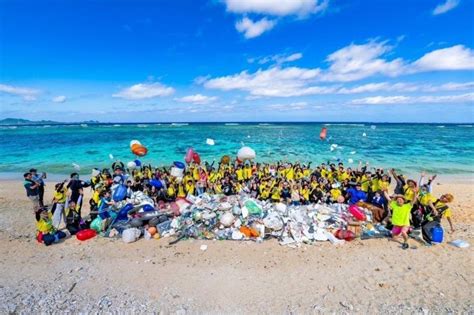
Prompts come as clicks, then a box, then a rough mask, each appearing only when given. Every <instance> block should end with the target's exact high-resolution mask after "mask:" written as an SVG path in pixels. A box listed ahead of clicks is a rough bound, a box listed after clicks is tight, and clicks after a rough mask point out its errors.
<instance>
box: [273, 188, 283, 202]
mask: <svg viewBox="0 0 474 315" xmlns="http://www.w3.org/2000/svg"><path fill="white" fill-rule="evenodd" d="M271 193H272V201H273V202H280V201H281V186H280V185H275V186H274V187H273V188H272V190H271Z"/></svg>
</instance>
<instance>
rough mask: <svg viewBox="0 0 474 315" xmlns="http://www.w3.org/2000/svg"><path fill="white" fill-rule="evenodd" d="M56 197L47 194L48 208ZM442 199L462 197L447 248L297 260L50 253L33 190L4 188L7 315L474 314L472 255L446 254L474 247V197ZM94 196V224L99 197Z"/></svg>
mask: <svg viewBox="0 0 474 315" xmlns="http://www.w3.org/2000/svg"><path fill="white" fill-rule="evenodd" d="M53 187H54V182H47V186H46V195H45V200H46V201H49V200H51V196H52V188H53ZM433 189H434V194H435V195H439V194H441V193H444V192H447V191H449V192H451V193H453V194H454V195H455V201H454V202H453V204H452V208H453V220H454V224H455V227H456V232H455V233H454V234H450V233H448V232H447V231H448V229H447V224H446V222H443V225H444V227H445V231H446V235H445V238H446V242H445V243H443V244H441V245H437V246H432V247H425V246H422V245H420V244H417V243H416V242H414V241H413V240H412V241H411V243H412V245H414V246H416V249H410V250H408V251H403V250H402V249H401V248H400V245H399V244H397V243H394V242H389V241H387V240H386V239H379V240H367V241H361V240H355V241H353V242H350V243H346V244H344V245H343V246H338V247H335V246H333V245H331V244H330V243H329V242H324V243H316V244H315V245H306V244H303V245H302V246H301V247H300V248H297V249H292V248H288V247H284V246H280V245H279V244H278V243H277V242H276V241H273V240H271V241H266V242H263V243H261V244H257V243H254V242H235V241H205V240H183V241H181V242H179V243H178V244H176V245H174V246H169V245H168V243H169V241H170V240H172V239H174V238H163V239H160V240H149V241H146V240H140V241H139V242H136V243H133V244H124V243H123V242H122V241H121V240H120V239H118V240H114V239H107V238H101V237H96V238H94V239H92V240H90V241H86V242H80V241H78V240H76V239H75V238H74V237H73V238H69V239H66V240H65V241H63V242H62V243H60V244H56V245H53V246H49V247H45V246H44V245H42V244H38V243H37V242H36V240H35V239H34V236H35V222H34V218H33V215H32V210H31V203H30V201H29V200H28V199H27V198H26V196H25V192H24V189H23V187H22V182H21V181H20V180H15V181H12V180H0V254H1V258H0V267H1V268H2V270H3V276H2V278H1V281H0V286H1V288H2V290H0V292H1V293H0V305H1V306H0V307H1V309H0V312H11V311H15V312H47V311H52V310H58V311H71V312H79V311H82V312H91V311H107V312H114V311H121V312H123V311H129V312H134V313H135V312H159V311H161V312H163V313H191V314H193V313H211V314H216V313H288V312H297V313H327V312H338V313H340V312H350V313H374V312H377V313H379V312H393V313H406V312H408V313H423V312H426V311H429V312H433V313H447V312H463V313H465V312H472V311H473V310H474V306H473V305H474V301H473V299H472V296H473V294H472V290H473V284H474V276H473V273H472V261H473V259H472V258H473V246H471V247H469V248H467V249H460V248H456V247H454V246H451V245H449V244H447V242H448V241H451V240H454V239H459V238H460V239H464V240H466V241H468V242H469V243H470V244H474V229H473V223H474V214H473V209H474V207H473V204H474V196H473V194H474V185H473V184H472V182H471V181H467V182H466V181H465V180H462V181H451V180H449V181H448V180H447V179H445V178H444V177H443V176H440V180H439V184H438V185H434V187H433ZM85 194H86V197H85V199H86V202H85V206H84V208H85V213H87V209H88V206H87V202H88V200H89V196H90V190H89V189H86V191H85ZM201 245H207V247H208V249H207V250H206V251H202V250H200V246H201ZM440 284H442V285H440ZM269 299H271V300H272V303H269ZM65 301H68V302H65Z"/></svg>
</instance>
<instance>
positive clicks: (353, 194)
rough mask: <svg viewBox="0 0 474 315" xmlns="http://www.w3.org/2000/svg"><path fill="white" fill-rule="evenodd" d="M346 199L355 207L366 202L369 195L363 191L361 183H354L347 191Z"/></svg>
mask: <svg viewBox="0 0 474 315" xmlns="http://www.w3.org/2000/svg"><path fill="white" fill-rule="evenodd" d="M346 199H347V200H349V204H350V205H353V204H356V203H358V202H359V201H366V200H367V194H366V193H365V192H363V191H362V190H361V186H360V183H353V186H352V187H351V188H349V189H348V190H347V195H346Z"/></svg>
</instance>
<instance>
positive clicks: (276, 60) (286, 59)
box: [247, 53, 303, 65]
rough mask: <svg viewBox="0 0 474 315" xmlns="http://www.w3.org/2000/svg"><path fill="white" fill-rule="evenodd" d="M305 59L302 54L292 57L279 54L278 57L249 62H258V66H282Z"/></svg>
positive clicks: (292, 55)
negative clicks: (273, 64)
mask: <svg viewBox="0 0 474 315" xmlns="http://www.w3.org/2000/svg"><path fill="white" fill-rule="evenodd" d="M301 58H303V54H302V53H294V54H291V55H288V54H277V55H271V56H265V57H261V58H249V59H247V61H248V62H249V63H254V62H257V63H258V64H261V65H264V64H267V63H276V64H282V63H286V62H291V61H296V60H299V59H301Z"/></svg>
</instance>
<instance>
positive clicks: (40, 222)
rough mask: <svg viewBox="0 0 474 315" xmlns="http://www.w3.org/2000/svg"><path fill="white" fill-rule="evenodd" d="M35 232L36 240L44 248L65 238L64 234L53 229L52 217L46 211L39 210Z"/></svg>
mask: <svg viewBox="0 0 474 315" xmlns="http://www.w3.org/2000/svg"><path fill="white" fill-rule="evenodd" d="M36 230H37V234H36V240H37V241H38V242H39V243H43V244H44V245H46V246H49V245H51V244H53V243H57V242H59V240H60V239H63V238H65V237H66V233H64V232H63V231H59V230H56V229H55V228H54V226H53V220H52V215H51V214H50V213H49V212H48V211H47V210H46V209H43V210H41V211H40V213H39V217H38V218H37V222H36Z"/></svg>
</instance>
